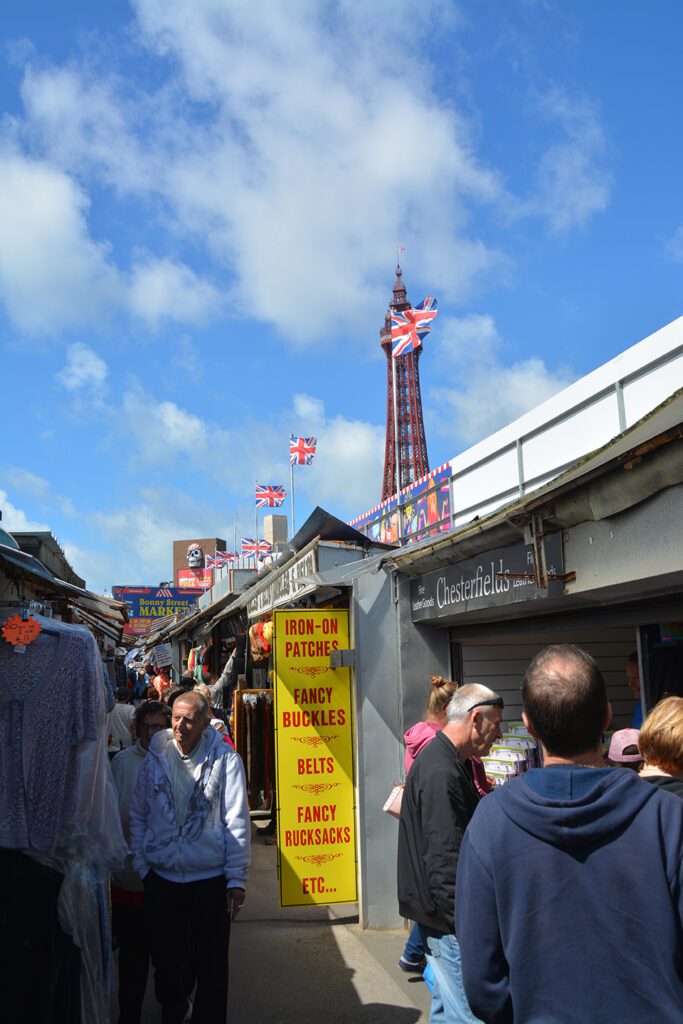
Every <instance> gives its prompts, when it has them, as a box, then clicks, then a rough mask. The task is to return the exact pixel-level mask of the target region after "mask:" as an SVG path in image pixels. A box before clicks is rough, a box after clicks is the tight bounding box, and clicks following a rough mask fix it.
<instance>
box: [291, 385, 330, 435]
mask: <svg viewBox="0 0 683 1024" xmlns="http://www.w3.org/2000/svg"><path fill="white" fill-rule="evenodd" d="M292 405H293V409H294V417H295V419H296V421H297V423H298V424H300V425H299V426H298V427H297V430H295V431H293V433H295V434H296V433H298V434H299V436H302V434H303V433H305V434H306V436H310V435H309V434H308V431H310V430H312V429H313V428H314V427H316V428H317V427H318V425H319V424H320V423H321V422H322V420H324V418H325V403H324V402H323V401H321V399H319V398H313V397H312V396H311V395H305V394H298V395H294V399H293V401H292Z"/></svg>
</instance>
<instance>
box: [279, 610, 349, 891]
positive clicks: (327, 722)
mask: <svg viewBox="0 0 683 1024" xmlns="http://www.w3.org/2000/svg"><path fill="white" fill-rule="evenodd" d="M273 620H274V627H275V629H274V650H275V743H276V749H277V799H278V856H279V866H280V904H281V906H283V907H300V906H307V905H309V904H312V903H321V904H326V903H353V902H355V901H356V899H357V888H356V834H355V813H354V811H355V809H354V792H355V791H354V783H353V735H352V723H351V672H350V670H349V669H348V668H330V654H331V652H332V651H336V650H345V649H346V648H348V646H349V613H348V612H346V611H318V610H315V611H296V612H291V611H286V612H275V613H274V616H273Z"/></svg>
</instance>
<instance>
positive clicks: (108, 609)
mask: <svg viewBox="0 0 683 1024" xmlns="http://www.w3.org/2000/svg"><path fill="white" fill-rule="evenodd" d="M0 565H1V566H2V568H3V569H4V571H5V573H6V575H7V576H8V577H9V578H10V579H13V580H15V581H16V582H20V581H21V580H24V581H25V582H26V583H27V585H30V587H31V589H32V590H33V591H35V592H36V593H37V594H40V596H41V597H44V598H46V599H49V598H57V597H58V598H62V599H63V600H66V601H68V602H69V604H72V605H74V607H76V608H79V609H81V610H82V611H83V612H85V613H86V614H87V615H88V617H89V620H90V624H91V625H93V626H94V627H96V628H101V629H102V632H105V633H107V635H108V636H112V635H113V636H114V637H115V638H116V639H117V640H118V639H119V638H120V636H121V634H122V632H123V627H124V626H125V624H126V623H127V622H128V612H127V610H126V605H125V604H124V603H123V602H122V601H114V600H113V599H112V598H110V597H104V596H103V595H101V594H93V593H92V592H91V591H90V590H83V589H82V588H81V587H75V586H74V585H73V584H71V583H67V582H66V581H65V580H60V579H59V578H58V577H57V576H54V575H53V574H52V573H51V572H50V570H49V569H47V568H46V567H45V566H44V565H43V563H42V562H40V561H38V559H37V558H34V557H33V555H28V554H26V553H25V552H24V551H20V550H17V549H16V548H13V547H10V546H9V545H7V544H0Z"/></svg>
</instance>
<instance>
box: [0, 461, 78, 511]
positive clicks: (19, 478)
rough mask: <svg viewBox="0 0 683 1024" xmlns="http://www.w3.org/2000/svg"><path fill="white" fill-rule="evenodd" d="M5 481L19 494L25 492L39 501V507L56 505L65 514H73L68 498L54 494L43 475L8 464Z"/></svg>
mask: <svg viewBox="0 0 683 1024" xmlns="http://www.w3.org/2000/svg"><path fill="white" fill-rule="evenodd" d="M4 477H5V479H6V481H7V483H8V484H9V485H10V487H12V488H13V489H14V490H15V491H17V492H18V493H19V494H26V495H28V496H29V497H31V498H33V499H34V500H35V501H37V502H39V503H40V505H41V507H43V508H49V507H52V506H54V507H56V508H58V509H59V511H60V512H61V513H62V514H63V515H65V516H75V514H76V509H75V507H74V504H73V502H72V501H71V499H70V498H65V497H64V496H63V495H61V494H56V493H55V491H54V490H53V488H52V484H50V483H49V482H48V481H47V480H46V479H45V478H44V477H42V476H37V475H36V474H35V473H31V472H30V471H29V470H27V469H21V468H20V467H18V466H10V467H9V468H8V469H7V470H6V471H5V473H4Z"/></svg>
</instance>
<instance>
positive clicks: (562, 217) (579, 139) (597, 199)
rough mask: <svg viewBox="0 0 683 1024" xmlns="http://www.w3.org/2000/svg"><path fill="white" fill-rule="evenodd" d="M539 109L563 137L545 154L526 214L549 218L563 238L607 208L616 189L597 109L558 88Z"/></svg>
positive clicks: (552, 91)
mask: <svg viewBox="0 0 683 1024" xmlns="http://www.w3.org/2000/svg"><path fill="white" fill-rule="evenodd" d="M539 109H540V112H541V116H542V117H544V118H545V119H546V120H547V121H548V122H549V123H550V124H555V125H557V126H558V127H559V129H560V132H561V137H560V138H559V139H558V140H557V141H555V142H554V143H552V144H551V145H550V146H549V147H548V148H547V149H546V151H545V152H544V153H543V155H542V157H541V159H540V162H539V166H538V172H537V181H536V187H535V192H534V195H533V196H532V197H530V198H529V200H528V201H527V202H525V203H523V204H522V206H521V212H523V213H526V214H530V215H533V216H539V217H542V218H544V219H545V220H547V222H548V225H549V227H550V229H551V231H553V232H555V233H558V234H561V233H564V232H566V231H568V230H570V229H571V228H575V227H581V226H583V225H584V224H586V223H587V221H588V220H589V219H590V218H591V217H593V216H594V215H595V214H596V213H601V212H602V211H603V210H605V209H606V208H607V205H608V203H609V199H610V192H611V187H612V174H611V172H610V171H609V169H608V167H607V164H606V155H607V143H606V140H605V135H604V132H603V129H602V125H601V123H600V117H599V112H598V110H597V107H596V106H595V104H593V103H591V102H589V101H588V100H583V99H576V98H572V97H570V96H569V95H568V94H567V93H565V92H564V91H563V90H561V89H558V88H555V89H552V90H551V91H550V92H548V93H547V94H546V95H544V96H542V97H540V98H539Z"/></svg>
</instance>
